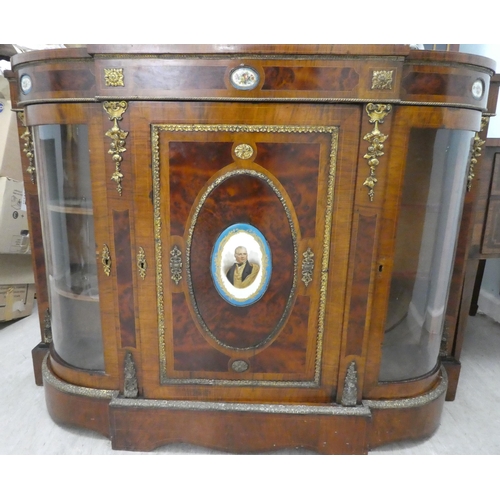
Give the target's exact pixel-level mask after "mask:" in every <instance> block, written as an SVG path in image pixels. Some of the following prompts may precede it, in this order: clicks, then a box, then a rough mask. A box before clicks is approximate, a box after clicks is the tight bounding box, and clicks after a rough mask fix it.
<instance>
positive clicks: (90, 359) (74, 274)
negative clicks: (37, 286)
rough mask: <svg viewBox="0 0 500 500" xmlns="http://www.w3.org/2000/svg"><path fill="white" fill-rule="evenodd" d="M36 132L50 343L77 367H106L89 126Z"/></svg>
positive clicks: (47, 127) (50, 127) (49, 127)
mask: <svg viewBox="0 0 500 500" xmlns="http://www.w3.org/2000/svg"><path fill="white" fill-rule="evenodd" d="M34 135H35V147H36V159H37V174H38V185H39V190H40V206H41V211H42V214H41V215H42V225H43V234H44V243H45V245H46V247H45V255H46V263H47V275H48V282H49V296H50V308H51V316H52V337H53V342H54V348H55V350H56V352H57V354H58V355H59V356H60V357H61V358H62V359H63V360H64V361H66V362H67V363H69V364H71V365H73V366H75V367H78V368H82V369H87V370H104V355H103V346H102V333H101V324H100V309H99V291H98V284H97V261H96V244H95V239H94V219H93V213H92V190H91V183H90V158H89V145H88V130H87V126H86V125H40V126H38V127H34Z"/></svg>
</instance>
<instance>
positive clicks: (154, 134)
mask: <svg viewBox="0 0 500 500" xmlns="http://www.w3.org/2000/svg"><path fill="white" fill-rule="evenodd" d="M162 131H167V132H170V133H171V132H231V133H257V132H259V133H278V134H283V133H298V134H308V133H324V134H328V135H329V136H330V138H331V142H330V153H329V159H330V161H329V169H328V182H327V192H326V206H325V213H324V234H323V254H322V258H321V277H320V296H319V306H318V321H317V343H316V360H315V369H314V380H311V381H300V380H299V381H255V380H223V379H217V380H215V379H214V380H210V381H209V383H211V384H216V385H221V386H224V385H228V386H231V385H238V386H254V385H265V386H276V387H318V385H319V384H320V379H321V359H322V352H323V336H324V327H325V315H326V296H327V287H328V266H329V260H330V241H331V230H332V229H331V228H332V217H333V204H334V190H335V173H336V165H337V152H338V137H339V129H338V127H328V126H316V127H312V126H308V125H305V126H283V125H234V124H233V125H205V124H197V125H189V124H169V125H153V126H152V128H151V144H152V156H153V164H152V169H153V206H154V228H155V259H156V287H157V308H158V332H159V353H160V356H159V357H160V377H161V383H177V384H193V383H199V384H206V383H207V379H194V378H191V379H173V378H169V377H168V376H167V373H166V371H167V360H166V347H165V323H166V318H165V312H164V292H163V266H162V261H163V250H162V246H163V245H162V234H161V228H162V220H161V218H162V212H161V200H160V193H161V189H160V163H161V162H160V132H162ZM241 174H246V175H253V176H256V177H259V178H261V179H262V180H264V181H265V182H268V183H269V185H270V187H271V188H272V189H273V190H274V191H275V193H276V195H277V196H278V198H279V199H280V201H281V202H282V204H283V208H284V210H285V213H286V214H287V218H288V220H289V223H290V224H291V231H292V239H293V241H294V273H293V286H292V293H291V294H290V299H289V300H292V301H293V296H294V293H295V288H296V280H297V271H298V269H297V268H298V252H297V242H296V238H297V236H296V232H295V228H294V224H293V220H292V218H291V214H290V211H289V209H288V207H287V204H286V201H285V200H284V198H283V196H282V195H281V193H280V192H279V190H277V188H276V186H275V185H274V183H272V181H270V179H268V178H267V177H266V176H265V175H263V174H262V173H260V172H256V171H254V170H249V169H237V170H234V171H231V172H227V173H226V174H225V175H222V176H220V177H218V178H217V179H216V180H215V181H214V183H213V184H212V185H211V186H209V188H208V189H207V190H206V192H205V194H204V195H203V196H202V198H201V200H200V202H199V205H198V206H197V208H196V210H195V214H194V215H193V217H192V223H191V227H190V229H189V235H190V236H189V238H188V245H187V247H186V260H187V261H189V256H188V255H187V253H188V252H189V251H190V240H191V237H192V233H193V231H194V227H195V225H196V220H197V214H198V213H199V211H200V210H201V207H202V205H203V203H204V200H205V199H206V198H207V197H208V196H209V194H210V192H211V191H212V190H213V189H215V188H216V187H217V186H218V185H219V184H220V183H222V182H224V181H225V180H226V179H227V178H229V177H230V176H233V175H241ZM186 272H187V273H188V288H189V292H190V295H191V297H192V289H191V288H192V287H191V286H190V283H189V267H188V268H186ZM195 308H196V307H195ZM288 309H289V306H288V304H287V310H288ZM285 316H286V314H285ZM198 318H199V319H200V321H201V322H202V324H203V319H202V318H200V317H199V316H198ZM278 326H279V327H280V326H282V325H281V324H280V325H278ZM272 336H273V335H271V336H270V337H272ZM214 340H216V341H217V339H214ZM217 342H218V341H217ZM266 342H268V339H266V340H265V341H264V342H263V344H265V343H266ZM218 343H219V342H218ZM254 347H256V346H254ZM257 347H258V346H257Z"/></svg>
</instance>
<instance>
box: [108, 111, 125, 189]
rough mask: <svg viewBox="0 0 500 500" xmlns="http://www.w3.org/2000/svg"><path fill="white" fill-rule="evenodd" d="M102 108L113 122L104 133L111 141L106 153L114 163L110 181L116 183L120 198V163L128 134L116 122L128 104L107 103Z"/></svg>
mask: <svg viewBox="0 0 500 500" xmlns="http://www.w3.org/2000/svg"><path fill="white" fill-rule="evenodd" d="M103 107H104V109H105V110H106V113H108V116H109V119H110V120H112V121H113V127H111V128H110V129H109V130H108V131H107V132H106V137H109V138H110V139H111V147H110V149H109V151H108V153H109V154H110V155H111V157H112V158H113V161H114V162H115V171H114V173H113V175H112V176H111V180H113V181H115V182H116V190H117V191H118V193H119V194H120V196H121V195H122V179H123V174H122V171H121V168H120V165H121V162H122V161H123V157H122V156H121V154H122V153H124V152H125V151H127V149H126V148H125V139H126V138H127V136H128V132H125V131H124V130H121V129H120V127H119V126H118V120H121V119H122V118H123V113H125V111H126V110H127V107H128V104H127V103H126V102H125V101H107V102H105V103H104V104H103Z"/></svg>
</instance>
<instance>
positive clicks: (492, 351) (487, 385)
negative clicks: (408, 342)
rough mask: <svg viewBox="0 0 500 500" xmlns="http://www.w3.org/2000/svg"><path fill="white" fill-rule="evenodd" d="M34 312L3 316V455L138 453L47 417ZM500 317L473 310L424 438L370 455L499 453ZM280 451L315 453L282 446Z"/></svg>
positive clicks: (164, 451) (167, 451)
mask: <svg viewBox="0 0 500 500" xmlns="http://www.w3.org/2000/svg"><path fill="white" fill-rule="evenodd" d="M39 338H40V337H39V329H38V316H37V313H36V311H35V312H33V313H32V314H31V315H30V316H28V317H26V318H23V319H20V320H17V321H13V322H9V323H0V367H1V369H2V372H3V373H4V378H3V380H2V383H1V384H0V401H1V405H0V455H137V453H135V452H126V451H114V450H112V449H111V445H110V442H109V441H108V440H107V439H106V438H104V437H102V436H100V435H98V434H96V433H94V432H91V431H86V430H80V429H73V428H64V427H60V426H58V425H56V424H55V423H54V422H53V421H52V420H51V418H50V417H49V415H48V413H47V410H46V407H45V401H44V391H43V388H42V387H38V386H36V385H35V382H34V377H33V371H32V360H31V349H32V348H33V347H34V346H35V345H36V344H37V343H38V342H39ZM499 381H500V324H499V323H496V322H494V321H493V320H492V319H490V318H489V317H487V316H485V315H483V314H478V315H477V316H475V317H471V318H470V320H469V324H468V327H467V332H466V336H465V342H464V348H463V353H462V372H461V377H460V383H459V386H458V392H457V397H456V399H455V401H453V402H446V403H445V406H444V411H443V415H442V420H441V425H440V427H439V428H438V430H437V431H436V432H435V434H434V435H433V436H432V437H431V438H430V439H427V440H424V441H422V442H410V443H408V442H405V443H398V444H392V445H388V446H385V447H382V448H378V449H376V450H373V451H372V452H370V455H497V454H498V455H500V425H499V424H500V382H499ZM209 454H210V455H224V453H220V452H216V451H212V450H208V449H205V448H199V447H196V446H191V445H183V444H175V445H168V446H164V447H161V448H159V449H157V450H155V451H153V452H151V453H150V455H209ZM275 454H277V455H280V454H281V455H314V454H315V453H313V452H310V451H307V450H301V449H297V450H296V449H293V450H281V451H279V452H276V453H275Z"/></svg>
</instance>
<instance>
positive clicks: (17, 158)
mask: <svg viewBox="0 0 500 500" xmlns="http://www.w3.org/2000/svg"><path fill="white" fill-rule="evenodd" d="M0 177H10V178H11V179H15V180H16V181H22V180H23V170H22V165H21V150H20V140H19V130H18V128H17V117H16V114H15V113H14V112H13V111H12V104H11V101H10V94H9V92H8V81H7V79H6V78H4V77H3V76H0Z"/></svg>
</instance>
